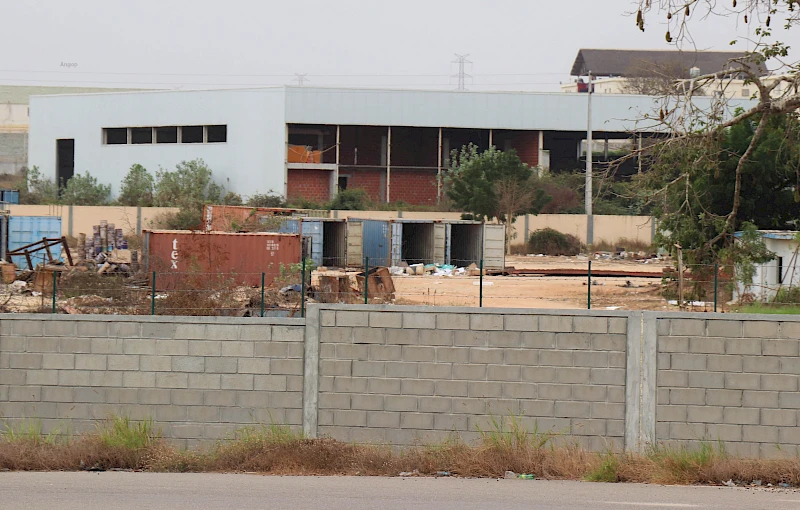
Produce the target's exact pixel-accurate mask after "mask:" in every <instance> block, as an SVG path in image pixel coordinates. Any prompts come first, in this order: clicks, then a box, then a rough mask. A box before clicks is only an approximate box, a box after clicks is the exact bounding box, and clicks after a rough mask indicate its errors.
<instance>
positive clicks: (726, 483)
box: [722, 479, 736, 487]
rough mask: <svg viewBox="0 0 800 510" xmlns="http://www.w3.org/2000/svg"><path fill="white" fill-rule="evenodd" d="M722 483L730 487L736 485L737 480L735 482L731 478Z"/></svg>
mask: <svg viewBox="0 0 800 510" xmlns="http://www.w3.org/2000/svg"><path fill="white" fill-rule="evenodd" d="M722 485H727V486H728V487H736V482H734V481H733V480H732V479H731V480H728V481H727V482H722Z"/></svg>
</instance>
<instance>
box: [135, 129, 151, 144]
mask: <svg viewBox="0 0 800 510" xmlns="http://www.w3.org/2000/svg"><path fill="white" fill-rule="evenodd" d="M131 143H133V144H142V143H153V128H149V127H148V128H131Z"/></svg>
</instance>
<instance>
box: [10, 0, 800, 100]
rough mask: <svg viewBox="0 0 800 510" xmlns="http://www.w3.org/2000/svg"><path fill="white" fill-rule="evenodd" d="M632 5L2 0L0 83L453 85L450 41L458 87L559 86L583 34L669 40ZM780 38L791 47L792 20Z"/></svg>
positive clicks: (731, 25) (452, 0)
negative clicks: (461, 58) (642, 27)
mask: <svg viewBox="0 0 800 510" xmlns="http://www.w3.org/2000/svg"><path fill="white" fill-rule="evenodd" d="M632 8H633V2H632V1H631V0H403V1H386V0H337V1H334V0H293V1H288V0H283V1H276V0H262V1H255V0H135V1H130V0H125V1H122V0H71V1H69V2H65V1H63V0H37V1H23V0H2V1H1V2H0V17H2V18H3V24H2V29H1V30H0V47H2V48H3V50H2V53H1V55H2V57H0V83H3V84H41V85H96V86H109V87H161V88H167V87H169V88H177V87H183V88H209V87H217V86H224V85H236V86H250V85H276V84H291V83H293V80H294V73H307V74H308V80H309V81H308V82H307V84H308V85H318V86H324V85H350V86H385V87H402V86H408V87H424V88H445V89H451V88H454V87H455V81H454V79H453V78H451V77H450V75H451V74H453V73H455V72H456V69H457V67H456V66H455V65H454V64H452V63H451V61H452V60H453V59H454V55H453V54H454V53H462V54H467V53H468V54H469V55H470V56H469V60H471V61H472V62H473V64H472V65H471V66H469V67H468V71H469V73H470V74H472V75H473V77H474V78H473V80H472V84H471V85H469V86H468V88H470V89H473V90H488V89H506V90H508V89H511V90H558V83H559V82H560V81H567V80H569V71H570V68H571V66H572V62H573V60H574V59H575V55H576V53H577V51H578V49H580V48H582V47H583V48H643V49H667V48H669V46H668V45H667V43H666V42H665V40H664V29H663V28H661V27H659V26H658V25H651V26H649V27H648V30H647V32H646V33H644V34H643V33H641V32H639V31H638V30H637V29H636V27H635V24H634V19H633V18H632V17H631V16H630V15H628V14H627V13H628V12H629V11H630V10H631V9H632ZM739 25H741V23H739ZM773 26H775V25H773ZM736 30H737V21H736V20H735V19H732V18H712V19H709V20H707V21H705V22H703V23H701V24H698V25H697V28H696V29H695V30H694V36H695V39H696V42H697V45H698V47H699V48H701V49H716V50H730V49H744V48H746V44H740V45H737V46H735V47H733V48H731V47H730V46H729V45H728V43H729V42H730V41H731V39H733V38H734V37H735V35H736V33H737V32H736ZM777 31H779V32H783V30H782V29H778V30H777ZM738 34H739V35H744V36H746V35H747V30H746V29H744V28H740V29H739V32H738ZM790 36H791V37H790ZM783 40H784V41H786V42H788V43H789V44H792V45H793V46H795V47H797V48H798V49H800V28H797V29H795V30H794V32H793V33H791V32H790V33H789V34H787V35H786V36H785V37H784V38H783ZM62 63H65V64H66V63H74V64H77V67H64V66H62Z"/></svg>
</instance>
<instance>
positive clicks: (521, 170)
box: [446, 144, 549, 223]
mask: <svg viewBox="0 0 800 510" xmlns="http://www.w3.org/2000/svg"><path fill="white" fill-rule="evenodd" d="M534 180H535V177H534V172H533V169H532V168H531V167H529V166H528V165H526V164H525V163H523V162H522V160H520V159H519V156H517V153H516V151H513V150H511V151H507V152H503V151H499V150H497V149H496V148H494V147H491V148H489V149H488V150H486V151H484V152H478V147H477V146H475V145H474V144H469V145H465V146H464V147H462V148H461V151H460V152H459V151H458V150H453V152H452V154H451V158H450V171H449V173H448V175H447V182H446V184H447V195H448V196H449V197H450V198H451V199H452V200H453V203H454V204H455V205H456V206H457V207H460V208H461V209H463V210H465V211H468V212H470V213H472V215H473V217H476V218H480V219H491V218H497V219H498V220H500V221H502V222H504V223H505V222H509V221H510V222H513V221H514V218H516V217H517V216H519V215H521V214H526V213H533V214H535V213H538V211H539V210H540V209H541V208H542V207H543V206H544V204H546V203H547V202H548V201H549V197H548V196H547V194H546V193H545V191H544V189H542V188H540V187H536V186H535V185H534Z"/></svg>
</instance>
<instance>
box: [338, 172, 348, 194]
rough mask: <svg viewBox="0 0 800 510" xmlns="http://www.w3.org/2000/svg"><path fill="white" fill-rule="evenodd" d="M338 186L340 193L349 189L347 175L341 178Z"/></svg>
mask: <svg viewBox="0 0 800 510" xmlns="http://www.w3.org/2000/svg"><path fill="white" fill-rule="evenodd" d="M338 186H339V191H343V190H346V189H347V176H346V175H345V176H343V177H342V176H340V177H339V182H338Z"/></svg>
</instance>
